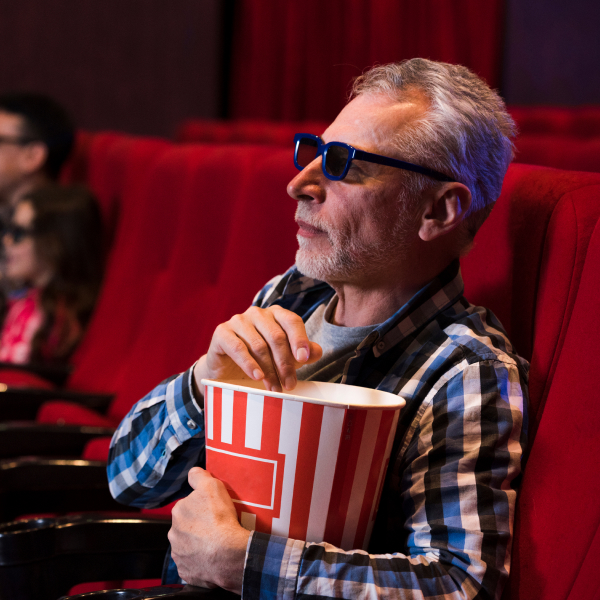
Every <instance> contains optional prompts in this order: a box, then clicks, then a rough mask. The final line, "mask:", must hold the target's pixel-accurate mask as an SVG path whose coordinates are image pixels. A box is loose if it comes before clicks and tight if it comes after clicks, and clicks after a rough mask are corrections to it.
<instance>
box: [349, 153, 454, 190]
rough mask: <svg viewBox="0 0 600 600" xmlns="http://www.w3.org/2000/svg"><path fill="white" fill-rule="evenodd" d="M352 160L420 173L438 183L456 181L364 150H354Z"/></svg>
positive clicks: (430, 170)
mask: <svg viewBox="0 0 600 600" xmlns="http://www.w3.org/2000/svg"><path fill="white" fill-rule="evenodd" d="M354 158H355V159H358V160H365V161H367V162H372V163H376V164H378V165H384V166H386V167H397V168H399V169H404V170H405V171H412V172H413V173H420V174H421V175H427V176H428V177H433V179H437V180H438V181H448V182H453V181H456V180H455V179H453V178H452V177H448V175H444V174H443V173H440V172H439V171H434V170H433V169H428V168H427V167H420V166H419V165H414V164H413V163H409V162H405V161H403V160H397V159H396V158H388V157H387V156H380V155H379V154H372V153H371V152H365V151H364V150H355V153H354Z"/></svg>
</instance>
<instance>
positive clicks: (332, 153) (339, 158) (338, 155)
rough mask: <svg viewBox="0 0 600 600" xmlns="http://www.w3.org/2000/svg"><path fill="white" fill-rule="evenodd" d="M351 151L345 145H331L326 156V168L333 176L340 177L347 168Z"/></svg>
mask: <svg viewBox="0 0 600 600" xmlns="http://www.w3.org/2000/svg"><path fill="white" fill-rule="evenodd" d="M348 155H349V151H348V148H344V146H329V148H328V149H327V156H326V157H325V168H326V169H327V172H328V173H329V174H330V175H333V177H340V176H341V175H342V173H343V172H344V169H345V168H346V163H347V162H348Z"/></svg>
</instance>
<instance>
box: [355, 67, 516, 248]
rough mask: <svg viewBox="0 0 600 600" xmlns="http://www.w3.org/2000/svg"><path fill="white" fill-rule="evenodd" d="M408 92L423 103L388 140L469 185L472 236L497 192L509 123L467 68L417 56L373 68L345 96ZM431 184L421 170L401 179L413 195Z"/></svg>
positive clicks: (401, 96)
mask: <svg viewBox="0 0 600 600" xmlns="http://www.w3.org/2000/svg"><path fill="white" fill-rule="evenodd" d="M415 92H417V93H419V92H420V93H422V94H423V95H424V96H425V97H426V98H427V99H428V100H429V103H430V106H429V107H428V110H427V111H426V114H425V116H424V117H423V118H421V119H417V120H415V121H414V122H412V123H410V124H408V125H407V126H405V127H403V129H402V131H401V132H398V133H397V134H396V136H395V140H394V143H395V145H396V146H397V147H398V149H399V150H400V151H401V153H402V158H403V159H404V160H408V161H410V162H415V163H417V164H421V165H423V166H427V167H430V168H432V169H435V170H437V171H441V172H442V173H446V174H448V175H450V176H452V177H454V178H455V179H456V181H459V182H461V183H463V184H464V185H466V186H467V187H468V188H469V189H470V190H471V195H472V204H471V207H470V209H469V211H468V213H467V215H466V220H465V225H466V228H467V233H468V235H469V236H470V237H472V236H473V235H475V232H476V231H477V229H479V227H480V226H481V224H482V223H483V222H484V221H485V219H486V217H487V216H488V214H489V213H490V211H491V209H492V207H493V205H494V202H495V201H496V199H497V198H498V196H499V195H500V190H501V188H502V180H503V179H504V175H505V174H506V170H507V169H508V165H509V164H510V161H511V160H512V158H513V156H514V148H513V143H512V138H514V136H515V135H516V126H515V124H514V122H513V120H512V118H511V117H510V115H509V114H508V112H507V111H506V105H505V104H504V101H503V100H502V98H501V97H500V96H499V95H498V93H497V92H495V91H494V90H492V89H491V88H490V87H489V86H488V85H487V84H486V83H485V82H484V81H483V80H482V79H481V78H479V77H478V76H477V75H475V74H474V73H473V72H472V71H470V70H469V69H467V68H466V67H463V66H461V65H451V64H448V63H442V62H434V61H431V60H426V59H423V58H413V59H411V60H405V61H402V62H399V63H391V64H387V65H382V66H378V67H374V68H373V69H371V70H369V71H367V72H366V73H364V74H363V75H361V76H360V77H358V78H357V79H356V80H355V81H354V84H353V87H352V92H351V98H354V97H356V96H359V95H362V94H387V95H388V96H390V97H392V98H394V99H396V100H398V101H403V100H406V99H409V98H410V96H411V94H414V93H415ZM435 185H439V184H438V183H435V182H433V181H432V180H431V179H430V178H428V177H425V176H423V175H418V174H414V173H410V174H409V177H408V178H407V186H408V190H407V191H409V193H410V195H411V196H413V197H414V198H416V197H420V196H421V194H422V193H423V191H424V190H425V189H427V188H431V187H433V186H435Z"/></svg>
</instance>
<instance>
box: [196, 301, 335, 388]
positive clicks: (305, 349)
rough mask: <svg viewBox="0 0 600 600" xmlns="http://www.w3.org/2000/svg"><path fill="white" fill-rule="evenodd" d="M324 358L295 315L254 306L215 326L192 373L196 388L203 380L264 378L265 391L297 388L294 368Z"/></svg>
mask: <svg viewBox="0 0 600 600" xmlns="http://www.w3.org/2000/svg"><path fill="white" fill-rule="evenodd" d="M322 354H323V351H322V349H321V346H319V344H317V343H315V342H311V341H310V340H309V339H308V337H307V335H306V328H305V327H304V323H303V322H302V319H301V318H300V317H299V316H298V315H297V314H295V313H293V312H291V311H289V310H286V309H285V308H281V307H280V306H272V307H269V308H258V307H256V306H252V307H251V308H249V309H248V310H247V311H246V312H245V313H244V314H242V315H235V316H234V317H233V318H231V319H230V320H229V321H227V322H226V323H222V324H221V325H219V326H218V327H217V329H216V330H215V333H214V335H213V338H212V341H211V343H210V348H209V349H208V353H207V354H206V355H205V356H203V357H202V358H201V359H200V360H199V361H198V363H197V364H196V367H195V369H194V379H195V383H196V386H197V387H198V389H201V388H200V381H201V380H202V379H204V378H206V379H247V378H250V379H254V380H255V381H260V380H261V379H262V381H263V383H264V385H265V387H266V388H267V390H269V391H272V392H281V391H282V386H283V387H284V388H285V389H286V390H292V389H294V388H295V387H296V382H297V379H296V369H299V368H300V367H301V366H302V365H305V364H312V363H314V362H316V361H317V360H319V358H321V356H322Z"/></svg>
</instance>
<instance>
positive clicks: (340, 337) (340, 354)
mask: <svg viewBox="0 0 600 600" xmlns="http://www.w3.org/2000/svg"><path fill="white" fill-rule="evenodd" d="M337 302H338V297H337V296H334V297H333V298H331V300H330V301H329V303H328V304H327V305H325V304H321V305H320V306H319V307H318V308H317V309H316V310H315V312H314V313H313V314H312V315H310V317H309V318H308V320H307V321H306V323H305V326H306V333H307V335H308V339H309V340H310V341H311V342H317V344H319V345H320V346H321V347H322V348H323V356H322V357H321V358H320V359H319V360H318V361H317V362H316V363H313V364H312V365H304V366H303V367H300V368H299V369H298V370H297V371H296V375H297V377H298V379H299V380H301V381H306V380H311V381H332V382H335V381H337V380H338V379H339V378H340V377H341V374H342V373H343V371H344V368H343V365H344V363H345V362H346V361H347V360H348V359H349V358H351V357H352V356H354V353H355V352H356V348H357V347H358V345H359V344H360V343H361V342H362V341H363V340H364V339H365V338H366V337H367V336H368V335H369V334H370V333H371V332H372V331H373V330H374V329H375V328H376V327H378V326H379V325H367V326H365V327H340V326H339V325H333V324H332V323H331V321H332V320H333V319H332V317H333V312H334V310H335V307H336V306H337Z"/></svg>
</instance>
